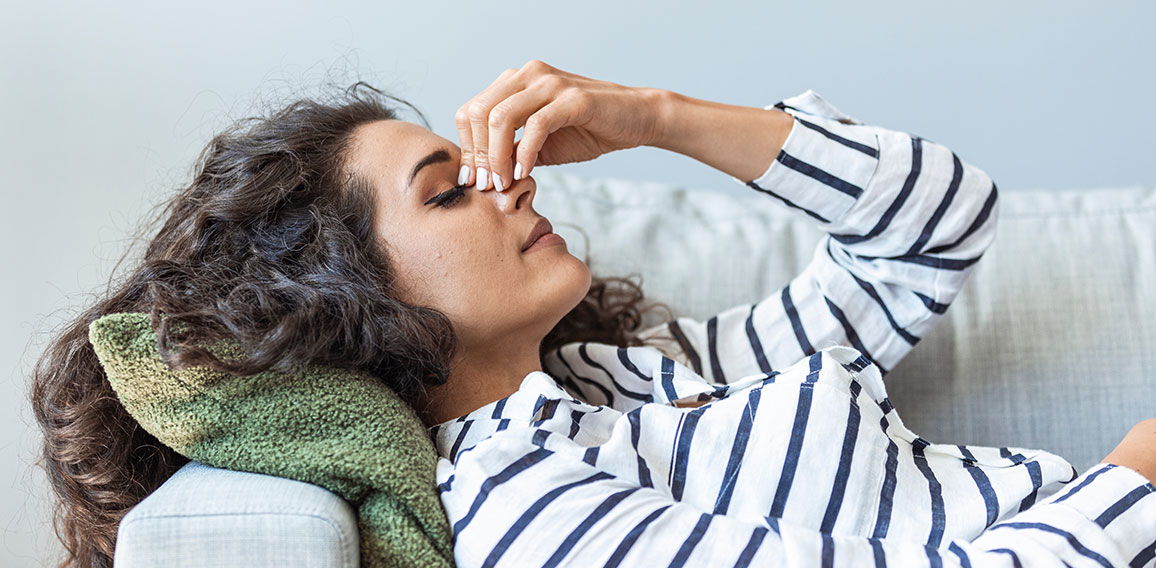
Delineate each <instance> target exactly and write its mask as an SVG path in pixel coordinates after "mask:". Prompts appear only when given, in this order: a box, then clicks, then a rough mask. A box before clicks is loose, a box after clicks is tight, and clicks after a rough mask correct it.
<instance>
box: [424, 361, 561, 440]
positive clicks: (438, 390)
mask: <svg viewBox="0 0 1156 568" xmlns="http://www.w3.org/2000/svg"><path fill="white" fill-rule="evenodd" d="M539 343H540V342H539V341H533V342H527V343H524V344H522V345H520V346H519V347H517V348H510V347H509V346H508V345H507V346H501V347H499V348H477V347H474V348H470V347H467V346H462V347H460V348H459V352H458V353H457V354H455V356H454V360H453V361H452V362H451V364H450V376H449V379H448V380H447V381H446V383H445V384H443V385H439V386H437V387H434V388H432V389H430V391H429V394H428V395H427V397H426V403H425V405H424V411H419V412H418V415H419V416H421V418H422V421H423V422H425V425H426V426H427V427H430V426H433V425H435V424H441V423H442V422H445V421H447V420H453V419H455V418H458V417H459V416H463V415H465V414H469V413H470V412H473V411H474V410H477V409H478V408H481V407H483V406H485V405H487V404H489V403H491V402H494V401H495V400H499V399H502V398H505V397H507V396H509V395H511V394H513V393H514V391H516V390H518V387H519V386H521V384H522V380H523V379H525V378H526V375H528V374H530V373H532V372H534V371H541V370H542V363H541V360H540V359H539V357H538V346H539Z"/></svg>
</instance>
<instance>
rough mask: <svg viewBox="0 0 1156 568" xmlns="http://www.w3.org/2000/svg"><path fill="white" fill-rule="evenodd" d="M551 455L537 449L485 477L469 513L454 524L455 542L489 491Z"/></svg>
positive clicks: (546, 451) (484, 500)
mask: <svg viewBox="0 0 1156 568" xmlns="http://www.w3.org/2000/svg"><path fill="white" fill-rule="evenodd" d="M553 453H554V452H551V451H550V450H545V449H542V448H538V449H536V450H534V451H532V452H530V453H528V454H526V455H524V456H522V457H521V458H518V460H517V461H515V462H514V463H512V464H510V465H508V466H506V467H505V468H504V469H502V471H500V472H498V473H496V474H494V475H491V476H490V477H487V478H486V480H485V481H483V482H482V487H481V488H480V489H479V490H478V494H477V495H475V496H474V502H473V503H471V504H470V509H469V511H467V512H466V515H465V516H464V517H462V518H461V519H459V520H458V522H456V523H454V530H453V533H454V539H455V540H456V539H457V537H458V535H459V534H461V532H462V530H463V529H465V528H466V526H468V525H469V524H470V521H471V520H473V518H474V515H476V514H477V512H478V509H481V508H482V503H485V502H486V498H487V497H489V495H490V491H492V490H493V489H494V488H495V487H497V486H499V485H501V484H503V483H505V482H507V481H509V480H510V478H511V477H514V476H515V475H518V474H519V473H522V472H523V471H526V470H527V469H529V468H531V467H533V466H534V465H535V464H537V463H538V462H541V461H542V460H544V459H546V458H547V457H549V456H550V455H551V454H553Z"/></svg>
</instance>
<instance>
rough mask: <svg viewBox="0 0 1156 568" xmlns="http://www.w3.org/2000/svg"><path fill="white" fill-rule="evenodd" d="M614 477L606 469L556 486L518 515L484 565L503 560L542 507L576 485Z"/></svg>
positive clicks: (491, 564)
mask: <svg viewBox="0 0 1156 568" xmlns="http://www.w3.org/2000/svg"><path fill="white" fill-rule="evenodd" d="M613 478H614V476H613V475H610V474H609V473H606V472H604V471H600V472H598V473H595V474H594V475H591V476H590V477H587V478H586V479H580V480H578V481H575V482H572V483H567V484H566V485H562V486H559V487H555V488H554V489H552V490H550V492H549V493H546V494H545V495H543V496H541V497H539V498H538V500H537V501H535V502H534V504H533V505H530V508H529V509H526V511H525V512H524V513H522V516H520V517H518V520H517V521H514V524H513V526H511V527H510V529H509V530H507V531H506V534H504V535H502V538H501V539H500V540H498V544H496V545H494V549H493V550H491V551H490V554H489V555H488V556H486V560H485V562H482V566H493V565H495V564H497V563H498V560H501V558H502V555H503V554H505V553H506V551H507V550H509V548H510V545H512V544H514V541H515V540H516V539H517V538H518V536H519V535H521V534H522V531H525V530H526V527H527V526H529V524H530V522H532V521H533V520H534V519H535V518H536V517H537V516H538V514H539V513H541V512H542V509H545V508H546V506H547V505H549V504H550V503H552V502H554V500H555V499H557V498H558V497H559V496H561V495H562V494H563V493H565V492H567V491H569V490H571V489H574V488H575V487H579V486H582V485H586V484H589V483H594V482H595V481H600V480H603V479H613Z"/></svg>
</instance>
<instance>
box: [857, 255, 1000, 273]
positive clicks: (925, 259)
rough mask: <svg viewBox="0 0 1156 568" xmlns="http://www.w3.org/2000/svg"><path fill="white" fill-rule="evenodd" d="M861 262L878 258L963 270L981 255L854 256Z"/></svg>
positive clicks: (977, 260)
mask: <svg viewBox="0 0 1156 568" xmlns="http://www.w3.org/2000/svg"><path fill="white" fill-rule="evenodd" d="M855 256H856V257H857V258H859V259H861V260H877V259H880V258H883V259H886V260H894V261H897V262H908V263H911V264H919V265H923V266H930V267H932V268H942V269H944V270H957V271H958V270H963V269H965V268H967V267H969V266H971V265H973V264H975V263H977V262H979V259H980V258H983V255H982V254H981V255H979V256H977V257H975V258H943V257H941V256H931V255H925V254H908V255H903V256H866V255H862V254H857V255H855Z"/></svg>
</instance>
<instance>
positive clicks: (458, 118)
mask: <svg viewBox="0 0 1156 568" xmlns="http://www.w3.org/2000/svg"><path fill="white" fill-rule="evenodd" d="M469 121H470V109H469V106H468V105H462V106H460V107H458V110H457V112H455V113H454V122H456V123H458V125H459V126H461V125H464V124H467V123H469Z"/></svg>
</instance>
